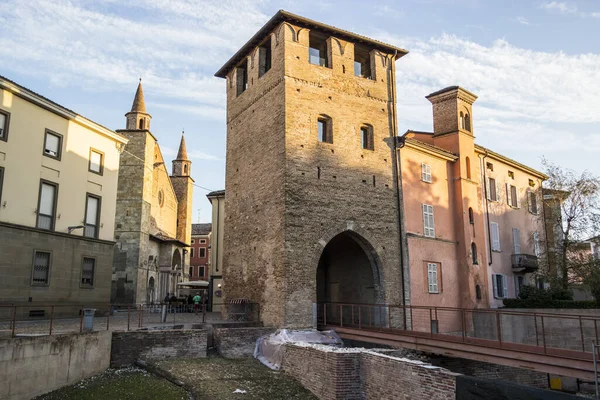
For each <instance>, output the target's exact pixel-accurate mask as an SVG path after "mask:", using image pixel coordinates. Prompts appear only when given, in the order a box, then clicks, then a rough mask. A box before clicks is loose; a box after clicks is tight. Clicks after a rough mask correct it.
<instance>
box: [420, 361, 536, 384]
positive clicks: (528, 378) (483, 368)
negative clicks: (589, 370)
mask: <svg viewBox="0 0 600 400" xmlns="http://www.w3.org/2000/svg"><path fill="white" fill-rule="evenodd" d="M429 361H430V362H431V363H432V364H433V365H437V366H439V367H443V368H447V369H449V370H450V371H453V372H457V373H460V374H464V375H469V376H474V377H477V378H485V379H490V380H498V379H500V380H505V381H510V382H515V383H520V384H522V385H527V386H533V387H537V388H542V389H546V388H548V375H547V374H545V373H543V372H537V371H530V370H527V369H523V368H515V367H508V366H505V365H497V364H490V363H486V362H482V361H475V360H466V359H464V358H452V357H441V356H431V357H430V358H429Z"/></svg>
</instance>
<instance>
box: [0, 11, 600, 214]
mask: <svg viewBox="0 0 600 400" xmlns="http://www.w3.org/2000/svg"><path fill="white" fill-rule="evenodd" d="M279 9H285V10H287V11H290V12H293V13H296V14H299V15H302V16H305V17H307V18H311V19H315V20H317V21H320V22H323V23H326V24H329V25H333V26H335V27H338V28H342V29H346V30H350V31H353V32H355V33H358V34H361V35H364V36H368V37H371V38H374V39H378V40H381V41H384V42H387V43H390V44H393V45H396V46H398V47H402V48H405V49H407V50H408V51H409V54H408V55H407V56H405V57H403V58H401V59H400V60H398V62H397V64H396V68H397V107H398V125H399V126H398V128H399V131H400V132H404V131H406V130H407V129H414V130H428V131H431V130H432V125H433V121H432V111H431V104H430V103H429V102H428V101H427V100H426V99H425V96H426V95H427V94H429V93H431V92H434V91H436V90H439V89H441V88H444V87H446V86H451V85H460V86H462V87H464V88H466V89H467V90H469V91H471V92H473V93H475V94H476V95H477V96H478V100H477V101H476V102H475V104H474V108H473V116H472V118H473V128H474V134H475V136H476V142H477V143H478V144H480V145H482V146H485V147H488V148H491V149H492V150H494V151H496V152H499V153H502V154H504V155H506V156H508V157H511V158H513V159H515V160H517V161H519V162H522V163H524V164H527V165H529V166H531V167H533V168H536V169H541V168H542V165H541V160H542V157H545V158H547V159H549V160H550V161H553V162H555V163H558V164H560V165H563V166H564V167H567V168H571V169H574V170H576V171H583V170H585V169H587V170H590V171H592V172H593V173H595V174H599V175H600V162H598V157H599V156H600V39H599V38H600V1H597V0H582V1H564V2H563V1H546V0H539V1H536V0H532V1H528V0H497V1H493V0H402V1H399V0H396V1H375V0H371V1H328V0H319V1H312V0H310V1H304V0H303V1H289V0H282V1H271V0H254V1H252V0H219V1H216V0H215V1H213V0H135V1H131V0H70V1H63V0H0V75H3V76H5V77H7V78H9V79H11V80H13V81H15V82H17V83H19V84H21V85H23V86H25V87H27V88H29V89H31V90H33V91H36V92H38V93H40V94H42V95H44V96H46V97H48V98H50V99H52V100H53V101H55V102H57V103H59V104H61V105H63V106H65V107H67V108H70V109H72V110H74V111H76V112H77V113H79V114H81V115H83V116H85V117H87V118H89V119H91V120H93V121H95V122H98V123H100V124H102V125H105V126H107V127H109V128H111V129H115V130H116V129H123V128H124V127H125V117H124V114H125V113H126V112H127V111H129V110H130V108H131V103H132V101H133V96H134V94H135V90H136V87H137V83H138V79H139V78H140V77H141V78H142V79H143V86H144V93H145V99H146V107H147V111H148V113H150V114H151V115H152V122H151V130H152V133H153V134H154V135H155V136H156V137H157V138H158V140H159V143H160V145H161V148H162V151H163V155H164V157H165V159H166V160H167V161H168V160H170V159H172V158H174V157H175V155H176V152H177V148H178V145H179V141H180V138H181V132H182V131H183V130H185V138H186V142H187V148H188V154H189V156H190V159H191V160H192V177H193V178H194V180H195V182H196V185H198V186H196V187H195V189H194V214H193V222H209V221H210V203H209V202H208V200H207V199H206V194H207V193H208V192H207V190H219V189H223V188H224V186H225V143H226V137H225V134H226V129H225V128H226V127H225V107H226V104H225V101H226V99H225V81H224V80H223V79H220V78H216V77H214V73H215V72H216V71H217V70H218V69H219V68H220V67H221V66H222V65H223V64H224V63H225V62H226V61H227V60H228V59H229V58H230V57H231V56H232V55H233V54H234V53H235V52H236V51H237V50H238V49H239V48H240V47H241V46H242V45H243V44H244V43H246V41H247V40H248V39H249V38H250V37H251V36H252V35H253V34H254V33H255V32H256V31H257V30H258V29H259V28H260V27H261V26H262V25H263V24H264V23H265V22H266V21H267V20H268V19H269V18H270V17H271V16H272V15H273V14H275V13H276V12H277V10H279Z"/></svg>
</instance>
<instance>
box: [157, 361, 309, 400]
mask: <svg viewBox="0 0 600 400" xmlns="http://www.w3.org/2000/svg"><path fill="white" fill-rule="evenodd" d="M155 365H157V366H158V367H160V368H161V369H163V370H166V371H169V372H170V373H171V374H173V375H175V376H176V377H177V379H179V380H181V381H183V382H185V383H186V384H187V385H189V386H191V387H192V388H193V390H194V392H195V394H196V397H197V399H198V400H209V399H210V400H212V399H215V400H217V399H218V400H229V399H248V400H250V399H252V400H254V399H269V400H271V399H273V400H276V399H302V400H313V399H316V397H315V396H314V395H313V394H312V393H310V392H309V391H308V390H307V389H305V388H304V387H302V385H300V384H299V383H298V382H296V381H295V380H294V379H293V378H291V377H289V376H288V375H285V374H284V373H283V372H277V371H272V370H270V369H269V368H267V367H265V366H264V365H262V364H261V363H260V362H259V361H257V360H255V359H254V358H247V359H239V360H231V359H225V358H221V357H217V356H213V357H208V358H204V359H193V360H191V359H190V360H173V361H161V362H158V363H156V364H155Z"/></svg>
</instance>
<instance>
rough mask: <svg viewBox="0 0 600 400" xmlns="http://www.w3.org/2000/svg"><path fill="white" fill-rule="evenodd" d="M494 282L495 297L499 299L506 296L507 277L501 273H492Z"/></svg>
mask: <svg viewBox="0 0 600 400" xmlns="http://www.w3.org/2000/svg"><path fill="white" fill-rule="evenodd" d="M492 283H493V285H494V297H495V298H497V299H503V298H505V297H506V294H507V292H508V290H507V287H506V277H505V276H504V275H501V274H494V275H492Z"/></svg>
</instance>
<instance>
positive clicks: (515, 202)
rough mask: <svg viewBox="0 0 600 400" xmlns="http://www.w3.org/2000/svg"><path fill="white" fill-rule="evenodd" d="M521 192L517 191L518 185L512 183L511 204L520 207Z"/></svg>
mask: <svg viewBox="0 0 600 400" xmlns="http://www.w3.org/2000/svg"><path fill="white" fill-rule="evenodd" d="M518 193H519V192H518V191H517V188H516V186H513V185H510V203H509V204H510V205H511V206H513V207H515V208H518V207H519V197H518V196H519V194H518Z"/></svg>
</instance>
